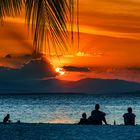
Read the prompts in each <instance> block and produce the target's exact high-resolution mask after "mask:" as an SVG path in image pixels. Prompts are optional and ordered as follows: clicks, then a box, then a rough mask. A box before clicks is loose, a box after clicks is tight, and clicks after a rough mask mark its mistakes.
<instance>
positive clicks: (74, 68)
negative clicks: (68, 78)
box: [62, 66, 90, 72]
mask: <svg viewBox="0 0 140 140" xmlns="http://www.w3.org/2000/svg"><path fill="white" fill-rule="evenodd" d="M62 68H63V69H64V70H65V71H70V72H90V69H89V68H87V67H78V66H63V67H62Z"/></svg>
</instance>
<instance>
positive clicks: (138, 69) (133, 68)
mask: <svg viewBox="0 0 140 140" xmlns="http://www.w3.org/2000/svg"><path fill="white" fill-rule="evenodd" d="M127 70H131V71H138V72H140V67H128V68H127Z"/></svg>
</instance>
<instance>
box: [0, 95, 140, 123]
mask: <svg viewBox="0 0 140 140" xmlns="http://www.w3.org/2000/svg"><path fill="white" fill-rule="evenodd" d="M97 103H99V104H100V106H101V109H100V110H101V111H103V112H105V113H106V114H107V115H106V119H107V122H108V123H109V124H113V123H114V120H115V121H116V124H123V117H122V116H123V114H124V113H126V112H127V108H128V107H132V108H133V112H134V113H135V115H136V124H139V125H140V96H139V95H138V94H136V95H130V94H129V95H127V94H124V95H117V94H115V95H110V94H109V95H84V94H74V93H73V94H53V93H52V94H46V95H0V122H2V120H3V118H4V116H5V115H6V114H7V113H9V114H10V119H11V121H12V122H16V121H17V120H20V121H21V122H25V123H70V124H73V123H78V121H79V120H80V118H81V115H82V113H83V112H85V113H87V116H90V113H91V111H92V110H93V109H94V105H95V104H97Z"/></svg>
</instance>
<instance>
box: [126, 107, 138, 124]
mask: <svg viewBox="0 0 140 140" xmlns="http://www.w3.org/2000/svg"><path fill="white" fill-rule="evenodd" d="M127 111H128V113H125V114H124V115H123V118H124V124H125V125H135V117H136V115H135V114H133V113H132V108H131V107H129V108H128V109H127Z"/></svg>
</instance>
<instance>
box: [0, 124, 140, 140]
mask: <svg viewBox="0 0 140 140" xmlns="http://www.w3.org/2000/svg"><path fill="white" fill-rule="evenodd" d="M127 139H129V140H140V126H82V125H81V126H80V125H71V124H70V125H68V124H23V123H21V124H0V140H127Z"/></svg>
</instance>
